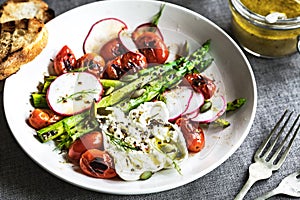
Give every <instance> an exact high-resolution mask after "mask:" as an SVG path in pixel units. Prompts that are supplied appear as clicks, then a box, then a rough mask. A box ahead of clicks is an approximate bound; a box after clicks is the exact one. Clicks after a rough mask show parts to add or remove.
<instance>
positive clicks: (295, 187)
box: [256, 170, 300, 200]
mask: <svg viewBox="0 0 300 200" xmlns="http://www.w3.org/2000/svg"><path fill="white" fill-rule="evenodd" d="M277 194H286V195H289V196H293V197H300V170H298V171H297V172H294V173H292V174H290V175H289V176H287V177H285V178H284V179H282V181H281V182H280V184H279V185H278V186H277V187H276V188H275V189H273V190H271V191H269V192H267V193H265V194H264V195H262V196H260V197H258V198H257V199H256V200H264V199H268V198H270V197H272V196H275V195H277Z"/></svg>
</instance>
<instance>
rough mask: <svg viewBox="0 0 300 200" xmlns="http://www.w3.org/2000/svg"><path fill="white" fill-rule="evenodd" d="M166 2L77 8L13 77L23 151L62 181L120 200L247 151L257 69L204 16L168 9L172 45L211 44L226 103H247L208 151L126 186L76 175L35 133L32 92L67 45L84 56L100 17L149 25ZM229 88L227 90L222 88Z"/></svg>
mask: <svg viewBox="0 0 300 200" xmlns="http://www.w3.org/2000/svg"><path fill="white" fill-rule="evenodd" d="M161 4H162V2H159V1H134V0H117V1H101V2H95V3H92V4H87V5H85V6H82V7H78V8H76V9H73V10H71V11H69V12H66V13H64V14H63V15H60V16H58V17H56V18H55V19H54V20H52V21H50V22H49V23H48V24H47V28H48V30H49V42H48V45H47V47H46V48H45V49H44V51H43V52H42V53H41V54H40V55H39V56H38V57H37V58H36V59H35V60H34V61H32V62H30V63H28V64H27V65H25V66H23V67H22V68H21V70H20V71H19V72H17V73H16V74H15V75H13V76H11V77H10V78H8V79H7V80H6V82H5V88H4V108H5V114H6V118H7V121H8V124H9V126H10V129H11V131H12V133H13V135H14V137H15V138H16V140H17V141H18V143H19V144H20V145H21V147H22V148H23V149H24V151H25V152H26V153H27V154H28V155H29V156H30V157H31V158H32V159H33V160H35V161H36V162H37V163H38V164H39V165H41V166H42V167H43V168H45V169H46V170H48V171H49V172H50V173H52V174H54V175H56V176H57V177H59V178H61V179H63V180H65V181H67V182H70V183H72V184H75V185H78V186H80V187H83V188H87V189H90V190H94V191H99V192H106V193H113V194H144V193H152V192H159V191H164V190H168V189H172V188H175V187H178V186H181V185H184V184H187V183H189V182H191V181H193V180H195V179H198V178H200V177H202V176H203V175H205V174H207V173H209V172H210V171H212V170H213V169H214V168H216V167H218V166H219V165H221V164H222V163H223V162H224V161H225V160H226V159H227V158H228V157H229V156H231V155H232V154H233V153H234V152H235V151H236V149H237V148H238V147H239V146H240V145H241V143H242V142H243V140H244V139H245V137H246V136H247V134H248V132H249V130H250V127H251V125H252V122H253V119H254V115H255V111H256V101H257V100H256V99H257V95H256V84H255V80H254V76H253V73H252V71H251V67H250V65H249V63H248V61H247V59H246V57H245V56H244V54H243V53H242V51H241V50H240V48H239V47H238V46H237V44H236V43H235V42H234V41H233V40H232V39H231V38H230V37H229V36H228V35H227V34H226V33H225V32H224V31H223V30H221V29H220V28H219V27H218V26H216V25H215V24H214V23H212V22H211V21H209V20H208V19H206V18H205V17H203V16H201V15H199V14H197V13H195V12H193V11H190V10H188V9H185V8H183V7H180V6H177V5H173V4H169V3H166V7H165V10H164V11H163V15H162V17H161V19H160V22H159V27H161V30H162V31H163V34H164V36H165V40H166V42H167V43H168V44H170V43H178V42H179V43H180V42H184V41H185V40H188V41H189V42H190V43H191V44H192V48H194V47H193V46H195V45H197V44H202V43H203V42H205V41H206V40H207V39H211V55H212V56H213V57H214V58H215V63H214V65H213V66H212V67H211V68H210V72H209V73H211V74H213V75H212V76H214V78H215V79H217V82H218V85H219V86H220V87H221V88H223V89H222V90H223V92H224V93H225V94H226V99H227V100H233V99H235V98H239V97H244V98H246V99H247V104H246V105H245V106H244V107H243V108H242V109H241V110H239V111H238V112H236V113H235V114H233V115H230V116H227V119H228V120H229V121H230V122H231V126H230V127H228V128H227V129H225V130H224V131H221V132H216V133H214V132H213V133H207V134H206V138H207V144H206V147H205V149H204V150H203V151H201V152H200V153H199V154H197V155H195V156H193V157H191V158H189V159H188V160H187V161H186V162H185V163H183V165H182V166H181V169H182V175H180V174H179V173H178V172H177V171H176V170H173V169H171V170H164V171H161V172H159V173H156V174H155V175H154V176H153V177H152V178H151V179H148V180H146V181H134V182H126V181H122V180H102V179H96V178H90V177H88V176H86V175H83V174H82V173H79V172H78V171H75V170H74V168H73V165H72V164H69V163H66V162H65V159H64V158H63V156H62V155H61V154H59V153H58V152H57V151H53V149H54V145H53V144H52V143H51V142H49V143H46V144H41V143H40V142H39V141H37V140H36V139H35V138H34V134H35V132H34V130H32V129H31V128H30V127H29V126H28V125H27V123H26V119H27V118H28V116H29V113H30V110H32V107H31V104H30V102H29V99H30V94H31V92H33V91H36V86H37V84H38V82H39V81H42V80H43V75H44V74H45V73H46V72H47V71H48V66H49V64H50V59H51V58H53V57H54V55H56V53H57V52H58V51H59V50H60V49H61V48H62V46H63V45H65V44H66V45H68V46H69V47H70V48H71V49H72V50H73V51H74V53H75V54H76V56H77V57H79V56H81V55H82V54H83V53H82V44H83V40H84V38H85V36H86V34H87V32H88V30H89V28H90V27H91V25H92V24H93V23H94V22H96V21H97V20H99V19H102V18H106V17H116V18H119V19H121V20H122V21H124V22H126V23H127V25H128V26H129V27H130V28H135V27H136V26H137V25H139V24H142V23H145V22H148V21H149V20H150V19H151V17H152V16H153V15H154V14H155V13H157V11H158V10H159V8H160V6H161ZM216 66H217V67H216ZM222 86H223V87H222Z"/></svg>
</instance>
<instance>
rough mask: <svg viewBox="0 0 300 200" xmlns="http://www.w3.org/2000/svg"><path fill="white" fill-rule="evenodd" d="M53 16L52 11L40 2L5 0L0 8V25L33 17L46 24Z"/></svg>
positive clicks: (32, 0)
mask: <svg viewBox="0 0 300 200" xmlns="http://www.w3.org/2000/svg"><path fill="white" fill-rule="evenodd" d="M54 15H55V14H54V11H53V10H52V9H50V8H49V7H48V4H47V3H45V2H44V1H42V0H7V1H6V2H5V3H3V4H2V5H1V6H0V23H4V22H7V21H13V20H20V19H23V18H26V19H30V18H34V17H35V18H37V19H39V20H41V21H42V22H43V23H46V22H48V21H50V20H51V19H53V18H54Z"/></svg>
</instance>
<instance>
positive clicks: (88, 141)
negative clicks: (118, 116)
mask: <svg viewBox="0 0 300 200" xmlns="http://www.w3.org/2000/svg"><path fill="white" fill-rule="evenodd" d="M88 149H103V135H102V133H100V132H99V131H93V132H90V133H87V134H85V135H83V136H82V137H80V138H78V139H77V140H75V142H74V143H73V144H72V145H71V146H70V148H69V152H68V157H69V158H70V159H71V160H74V161H77V160H79V159H80V156H81V155H82V154H83V153H84V152H85V151H86V150H88Z"/></svg>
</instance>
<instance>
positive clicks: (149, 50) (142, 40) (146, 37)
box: [135, 32, 169, 64]
mask: <svg viewBox="0 0 300 200" xmlns="http://www.w3.org/2000/svg"><path fill="white" fill-rule="evenodd" d="M135 43H136V46H137V47H138V49H139V51H140V52H141V53H142V54H144V55H145V56H146V58H147V62H148V63H158V64H163V63H164V62H165V61H166V60H167V58H168V56H169V50H168V47H167V45H166V44H165V43H164V41H163V40H162V39H161V38H160V37H159V36H158V35H157V34H156V33H153V32H145V33H143V34H141V35H140V36H139V37H138V38H137V39H136V41H135Z"/></svg>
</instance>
